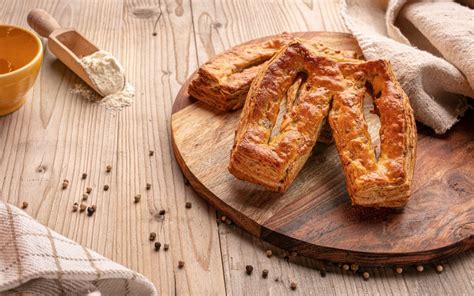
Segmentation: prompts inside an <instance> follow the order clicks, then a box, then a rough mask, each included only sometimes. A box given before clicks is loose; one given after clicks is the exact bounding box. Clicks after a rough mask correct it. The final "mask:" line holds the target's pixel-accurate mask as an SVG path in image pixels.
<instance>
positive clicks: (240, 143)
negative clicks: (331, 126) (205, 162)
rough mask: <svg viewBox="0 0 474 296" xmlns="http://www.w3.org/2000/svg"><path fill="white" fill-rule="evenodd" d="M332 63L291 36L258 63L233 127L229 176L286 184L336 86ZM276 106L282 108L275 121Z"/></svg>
mask: <svg viewBox="0 0 474 296" xmlns="http://www.w3.org/2000/svg"><path fill="white" fill-rule="evenodd" d="M335 65H336V62H335V61H333V60H330V59H327V58H325V57H322V56H318V55H316V54H315V50H314V48H312V46H311V45H310V44H308V43H306V42H304V41H303V40H299V39H296V40H294V41H292V42H290V44H289V45H288V46H287V47H285V48H283V49H282V50H281V51H280V52H279V53H278V54H276V55H275V56H274V57H273V58H272V59H271V60H270V61H269V62H268V63H266V64H265V65H264V66H263V69H262V70H261V71H260V72H259V73H258V74H257V76H256V78H255V80H254V81H253V83H252V86H251V88H250V90H249V92H248V95H247V99H246V101H245V105H244V108H243V111H242V113H241V117H240V122H239V125H238V128H237V132H236V136H235V141H234V146H233V148H232V151H231V158H230V164H229V171H230V172H231V173H232V174H233V175H234V176H236V177H237V178H239V179H242V180H246V181H249V182H252V183H256V184H260V185H263V186H265V187H267V188H268V189H271V190H274V191H280V192H282V191H285V190H286V189H287V188H288V186H289V185H290V184H291V183H292V182H293V180H294V178H295V177H296V175H297V174H298V172H299V171H300V170H301V168H302V166H303V165H304V163H305V162H306V160H307V159H308V157H309V155H310V153H311V150H312V148H313V146H314V145H315V143H316V140H317V138H318V135H319V133H320V130H321V127H322V125H323V122H324V120H325V117H326V116H327V114H328V112H329V106H330V101H331V92H332V91H342V86H341V85H340V84H338V83H335V81H334V79H333V76H334V75H341V74H340V73H339V74H338V73H337V71H336V70H335ZM341 76H342V75H341ZM341 79H342V78H341ZM280 109H286V113H285V114H284V115H283V116H282V118H281V123H280V126H278V124H277V122H278V121H279V117H278V115H279V113H280Z"/></svg>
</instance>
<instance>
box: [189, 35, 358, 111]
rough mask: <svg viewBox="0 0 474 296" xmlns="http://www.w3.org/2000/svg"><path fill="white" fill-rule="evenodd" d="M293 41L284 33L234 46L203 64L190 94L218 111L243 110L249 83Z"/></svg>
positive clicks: (340, 54)
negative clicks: (265, 39)
mask: <svg viewBox="0 0 474 296" xmlns="http://www.w3.org/2000/svg"><path fill="white" fill-rule="evenodd" d="M292 39H293V38H292V37H291V35H290V34H287V33H283V34H281V35H280V36H279V37H277V38H273V39H271V40H268V41H264V42H260V43H256V44H246V45H242V46H238V47H233V48H231V49H230V50H228V51H225V52H223V53H221V54H219V55H217V56H215V57H213V58H212V59H210V60H209V61H208V62H207V63H205V64H204V65H202V66H201V67H200V68H199V70H198V72H197V74H196V75H195V77H194V79H193V80H192V82H191V84H190V86H189V88H188V92H189V94H190V95H191V96H193V97H195V98H196V99H198V100H200V101H202V102H204V103H206V104H207V105H209V106H211V107H213V108H215V109H217V110H219V111H231V110H236V109H240V108H241V107H242V106H243V104H244V101H245V98H246V95H247V92H248V90H249V88H250V84H251V83H252V81H253V79H254V78H255V76H256V75H257V73H258V72H259V71H260V69H262V67H264V64H265V62H266V61H268V60H270V59H271V58H272V57H273V56H274V55H275V54H276V53H277V52H278V51H279V50H280V49H281V48H283V47H284V46H286V45H287V44H288V43H289V42H290V41H291V40H292ZM311 45H312V46H313V47H314V49H315V50H316V51H318V52H319V53H320V54H321V55H333V56H334V57H335V58H338V59H340V60H343V59H347V58H349V59H350V58H356V57H357V54H356V53H355V52H353V51H337V50H332V49H329V48H327V47H326V46H324V45H323V44H321V43H318V42H317V41H311Z"/></svg>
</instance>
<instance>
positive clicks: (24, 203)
mask: <svg viewBox="0 0 474 296" xmlns="http://www.w3.org/2000/svg"><path fill="white" fill-rule="evenodd" d="M27 207H28V202H26V201H24V202H23V203H22V204H21V208H22V209H26V208H27Z"/></svg>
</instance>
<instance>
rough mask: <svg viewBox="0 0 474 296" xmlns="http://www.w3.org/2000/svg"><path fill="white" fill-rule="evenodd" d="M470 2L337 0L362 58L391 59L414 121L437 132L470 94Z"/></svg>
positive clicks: (473, 45) (473, 81) (473, 13)
mask: <svg viewBox="0 0 474 296" xmlns="http://www.w3.org/2000/svg"><path fill="white" fill-rule="evenodd" d="M473 2H474V1H473V0H465V1H464V2H463V3H456V2H452V1H435V2H433V1H407V0H390V1H387V0H343V7H342V10H341V14H342V17H343V19H344V22H345V24H346V26H347V27H348V29H349V30H350V31H351V32H352V34H353V35H354V36H355V38H356V39H357V41H358V42H359V45H360V47H361V49H362V51H363V53H364V56H365V57H366V59H368V60H371V59H379V58H383V59H388V60H390V61H391V63H392V65H393V68H394V71H395V73H396V76H397V78H398V80H399V81H400V84H401V86H402V88H403V89H404V90H405V92H406V93H407V95H408V97H409V98H410V102H411V105H412V107H413V110H414V112H415V117H416V119H417V120H418V121H420V122H421V123H423V124H425V125H427V126H429V127H431V128H432V129H433V130H434V131H435V132H436V133H438V134H443V133H445V132H446V131H447V130H449V129H450V128H451V127H452V126H453V124H454V123H456V122H457V121H458V120H459V118H460V117H461V116H462V115H463V114H464V112H465V111H466V109H467V108H468V106H469V104H468V100H469V99H468V98H467V97H471V98H472V97H474V91H473V89H474V10H473V9H471V8H472V5H473ZM469 5H470V6H471V8H469V7H468V6H469ZM471 102H472V101H471Z"/></svg>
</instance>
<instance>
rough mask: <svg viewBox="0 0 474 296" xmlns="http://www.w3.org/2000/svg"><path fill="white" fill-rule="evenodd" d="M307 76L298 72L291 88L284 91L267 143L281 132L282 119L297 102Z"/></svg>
mask: <svg viewBox="0 0 474 296" xmlns="http://www.w3.org/2000/svg"><path fill="white" fill-rule="evenodd" d="M307 77H308V75H307V74H306V73H305V72H299V73H298V74H297V75H296V77H295V79H294V81H293V83H292V84H291V86H290V87H289V88H288V90H287V91H286V94H285V96H284V97H283V98H282V100H281V102H280V107H279V109H278V116H277V119H276V121H275V124H274V126H273V129H272V133H271V135H270V139H269V140H268V143H270V142H271V141H272V139H273V137H275V136H276V135H278V134H279V133H280V131H281V125H282V123H283V119H284V117H285V115H286V114H287V113H288V111H289V110H291V108H292V107H293V105H294V104H295V103H296V102H297V100H298V98H299V96H300V93H301V87H302V86H303V84H304V82H306V79H307Z"/></svg>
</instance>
